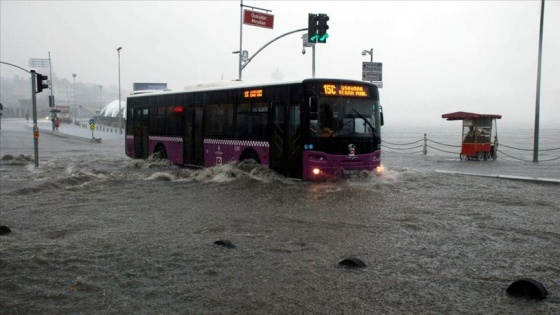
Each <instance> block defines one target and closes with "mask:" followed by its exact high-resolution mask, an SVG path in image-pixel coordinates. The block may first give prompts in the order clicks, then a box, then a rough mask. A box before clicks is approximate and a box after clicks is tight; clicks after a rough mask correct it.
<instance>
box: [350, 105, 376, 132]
mask: <svg viewBox="0 0 560 315" xmlns="http://www.w3.org/2000/svg"><path fill="white" fill-rule="evenodd" d="M352 110H353V111H354V112H355V113H356V114H358V116H360V118H361V119H363V120H364V121H365V122H366V124H368V125H369V127H370V128H371V131H372V132H373V135H374V136H376V137H377V132H376V131H375V128H374V127H373V125H372V124H371V123H370V122H369V120H367V119H366V118H365V117H364V115H362V114H360V112H358V111H357V110H356V109H354V108H352Z"/></svg>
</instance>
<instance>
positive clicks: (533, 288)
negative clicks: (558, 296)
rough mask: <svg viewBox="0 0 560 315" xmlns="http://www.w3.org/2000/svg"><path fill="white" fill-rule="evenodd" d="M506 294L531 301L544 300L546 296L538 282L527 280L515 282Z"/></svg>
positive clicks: (543, 288)
mask: <svg viewBox="0 0 560 315" xmlns="http://www.w3.org/2000/svg"><path fill="white" fill-rule="evenodd" d="M506 292H507V294H509V295H511V296H515V297H524V298H527V299H533V300H544V299H545V298H546V296H547V295H548V291H546V288H545V287H544V286H543V285H542V284H541V283H540V282H538V281H536V280H533V279H529V278H522V279H517V280H515V281H514V282H513V283H512V284H510V285H509V287H508V288H507V290H506Z"/></svg>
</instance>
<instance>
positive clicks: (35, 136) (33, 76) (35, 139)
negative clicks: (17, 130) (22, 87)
mask: <svg viewBox="0 0 560 315" xmlns="http://www.w3.org/2000/svg"><path fill="white" fill-rule="evenodd" d="M36 78H37V74H36V73H35V70H31V102H32V104H33V148H34V152H35V167H39V127H38V126H37V93H36V92H35V91H36V83H37V81H36Z"/></svg>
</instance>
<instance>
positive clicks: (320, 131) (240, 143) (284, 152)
mask: <svg viewBox="0 0 560 315" xmlns="http://www.w3.org/2000/svg"><path fill="white" fill-rule="evenodd" d="M382 125H383V113H382V112H381V107H380V106H379V92H378V89H377V86H376V85H374V84H372V83H369V82H362V81H351V80H341V79H306V80H303V81H299V82H293V83H281V84H262V85H245V84H241V85H240V84H237V85H235V86H227V87H214V88H198V89H193V90H184V91H166V92H156V93H149V94H138V95H131V96H129V97H128V100H127V119H126V142H125V146H126V148H125V151H126V155H127V156H129V157H131V158H135V159H146V158H148V157H150V156H152V157H154V158H162V159H167V160H169V161H171V162H172V163H174V164H177V165H181V166H194V167H212V166H216V165H221V164H225V163H231V162H236V161H243V160H246V159H253V160H255V161H256V162H257V163H260V164H263V165H266V166H268V167H269V168H270V169H272V170H274V171H276V172H278V173H280V174H282V175H284V176H287V177H291V178H299V179H302V180H306V181H307V180H310V181H312V180H321V179H333V178H339V177H346V176H353V175H358V176H364V175H368V174H370V173H371V172H374V171H376V169H377V168H378V167H380V163H381V159H380V156H381V126H382Z"/></svg>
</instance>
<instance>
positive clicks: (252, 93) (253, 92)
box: [243, 90, 263, 98]
mask: <svg viewBox="0 0 560 315" xmlns="http://www.w3.org/2000/svg"><path fill="white" fill-rule="evenodd" d="M262 96H263V91H262V90H247V91H244V92H243V97H245V98H253V97H262Z"/></svg>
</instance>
